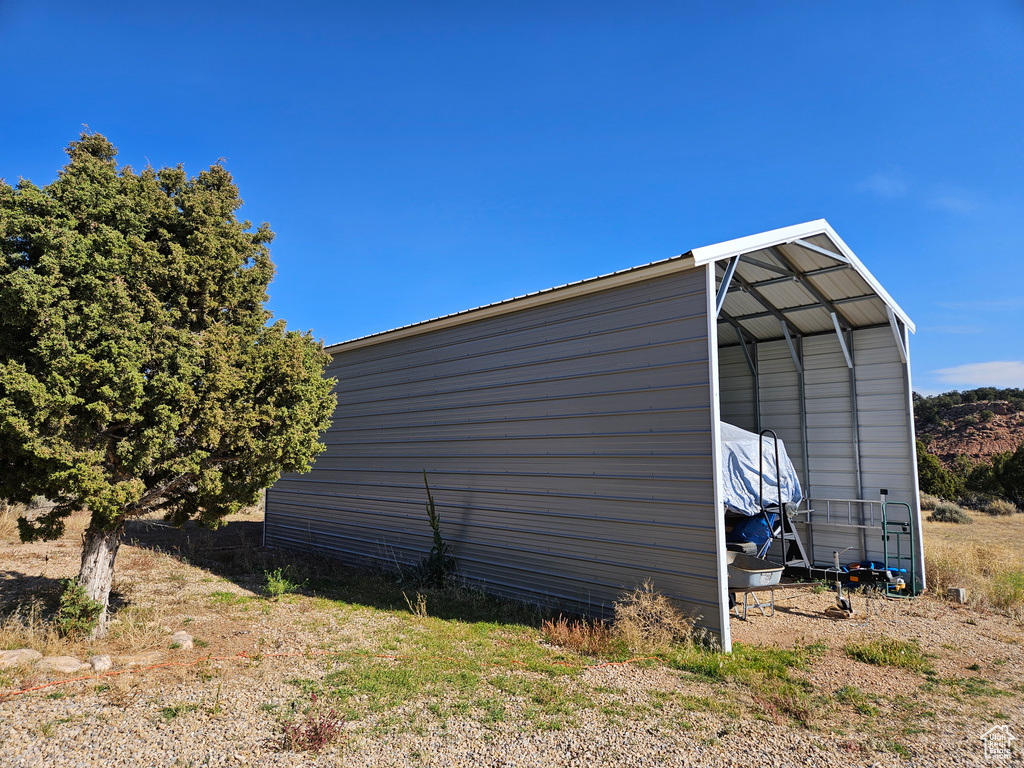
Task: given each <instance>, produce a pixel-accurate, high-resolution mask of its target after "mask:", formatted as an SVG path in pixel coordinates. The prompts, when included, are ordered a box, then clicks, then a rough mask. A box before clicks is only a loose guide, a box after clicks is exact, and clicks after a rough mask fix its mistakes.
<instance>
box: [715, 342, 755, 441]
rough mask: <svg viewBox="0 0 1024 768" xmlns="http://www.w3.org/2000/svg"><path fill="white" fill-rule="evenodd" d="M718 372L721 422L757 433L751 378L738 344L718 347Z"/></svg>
mask: <svg viewBox="0 0 1024 768" xmlns="http://www.w3.org/2000/svg"><path fill="white" fill-rule="evenodd" d="M718 371H719V373H718V381H719V387H720V390H719V391H720V399H721V411H722V421H724V422H726V423H727V424H732V425H733V426H736V427H739V428H740V429H746V430H748V431H750V432H756V431H757V416H756V414H755V413H754V411H755V405H754V403H755V400H754V377H753V375H752V374H751V373H750V366H748V365H747V359H746V358H745V357H744V356H743V350H742V349H740V348H739V347H725V348H724V349H720V350H718Z"/></svg>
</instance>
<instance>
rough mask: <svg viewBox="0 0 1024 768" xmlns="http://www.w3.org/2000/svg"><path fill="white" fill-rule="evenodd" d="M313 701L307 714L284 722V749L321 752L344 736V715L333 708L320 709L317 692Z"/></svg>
mask: <svg viewBox="0 0 1024 768" xmlns="http://www.w3.org/2000/svg"><path fill="white" fill-rule="evenodd" d="M312 701H313V706H312V707H310V709H308V710H307V711H306V712H305V714H303V715H301V716H299V717H296V718H295V719H294V720H289V721H286V722H285V723H284V724H283V727H284V735H283V736H282V738H281V748H282V749H285V750H290V751H292V752H320V751H321V750H322V749H324V747H327V746H329V745H330V744H333V743H335V742H337V741H340V740H341V738H342V737H343V736H344V733H345V718H344V716H339V715H338V714H337V713H336V712H335V711H334V710H333V709H331V710H329V711H326V712H325V711H322V710H318V709H317V708H316V694H315V693H314V694H313V695H312Z"/></svg>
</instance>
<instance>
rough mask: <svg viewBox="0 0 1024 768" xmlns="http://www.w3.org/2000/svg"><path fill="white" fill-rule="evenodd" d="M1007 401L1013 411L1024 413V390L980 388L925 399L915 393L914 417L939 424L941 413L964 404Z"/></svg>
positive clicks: (924, 421) (955, 391)
mask: <svg viewBox="0 0 1024 768" xmlns="http://www.w3.org/2000/svg"><path fill="white" fill-rule="evenodd" d="M993 400H1005V401H1006V403H1007V405H1008V406H1009V407H1010V409H1011V410H1014V411H1024V389H1015V388H1013V387H1010V388H1007V389H999V388H997V387H979V388H977V389H969V390H965V391H963V392H960V391H957V390H953V391H951V392H944V393H943V394H941V395H930V396H928V397H924V396H923V395H919V394H918V393H917V392H915V393H914V415H915V417H916V418H917V419H919V420H921V421H922V422H923V423H925V424H938V423H939V412H940V411H944V410H946V409H948V408H952V407H953V406H956V405H963V404H964V403H977V402H978V401H993Z"/></svg>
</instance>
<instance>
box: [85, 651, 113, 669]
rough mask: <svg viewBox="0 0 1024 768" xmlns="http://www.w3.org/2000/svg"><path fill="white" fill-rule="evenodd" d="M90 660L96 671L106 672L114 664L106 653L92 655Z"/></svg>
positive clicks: (90, 664)
mask: <svg viewBox="0 0 1024 768" xmlns="http://www.w3.org/2000/svg"><path fill="white" fill-rule="evenodd" d="M88 661H89V666H91V667H92V668H93V670H94V671H96V672H106V671H107V670H108V669H110V668H111V667H112V666H113V665H114V663H113V662H112V661H111V660H110V657H109V656H108V655H107V654H105V653H104V654H100V655H98V656H90V657H89V659H88Z"/></svg>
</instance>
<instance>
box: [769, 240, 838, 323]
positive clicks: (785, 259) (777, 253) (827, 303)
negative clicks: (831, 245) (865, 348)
mask: <svg viewBox="0 0 1024 768" xmlns="http://www.w3.org/2000/svg"><path fill="white" fill-rule="evenodd" d="M769 250H770V251H771V254H772V255H773V256H774V257H775V258H777V259H778V260H779V261H781V262H782V263H783V264H785V265H786V266H787V267H789V268H790V269H792V270H794V271H795V269H796V267H795V266H794V265H793V262H792V261H791V260H790V258H789V256H787V255H786V254H785V253H784V252H783V250H782V249H781V248H779V247H777V246H772V247H771V248H769ZM819 250H824V249H823V248H822V249H819ZM796 279H797V280H798V281H799V283H800V285H801V286H803V288H804V290H805V291H807V292H808V293H809V294H811V296H813V297H814V298H815V299H817V300H818V302H819V303H820V304H821V305H822V306H823V307H824V308H825V309H827V310H828V311H829V312H830V313H831V314H832V315H833V317H834V316H837V315H838V316H839V318H840V319H841V320H842V324H843V326H844V327H845V328H847V329H849V328H853V323H851V322H850V319H849V318H848V317H847V316H846V315H844V314H843V313H842V311H840V310H838V309H836V306H835V305H834V304H833V303H832V301H831V300H830V299H829V298H828V297H827V296H825V294H823V293H822V292H821V291H819V290H818V288H817V287H816V286H815V285H814V283H812V282H811V281H810V280H807V279H806V278H804V276H803V275H800V274H798V275H797V277H796Z"/></svg>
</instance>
